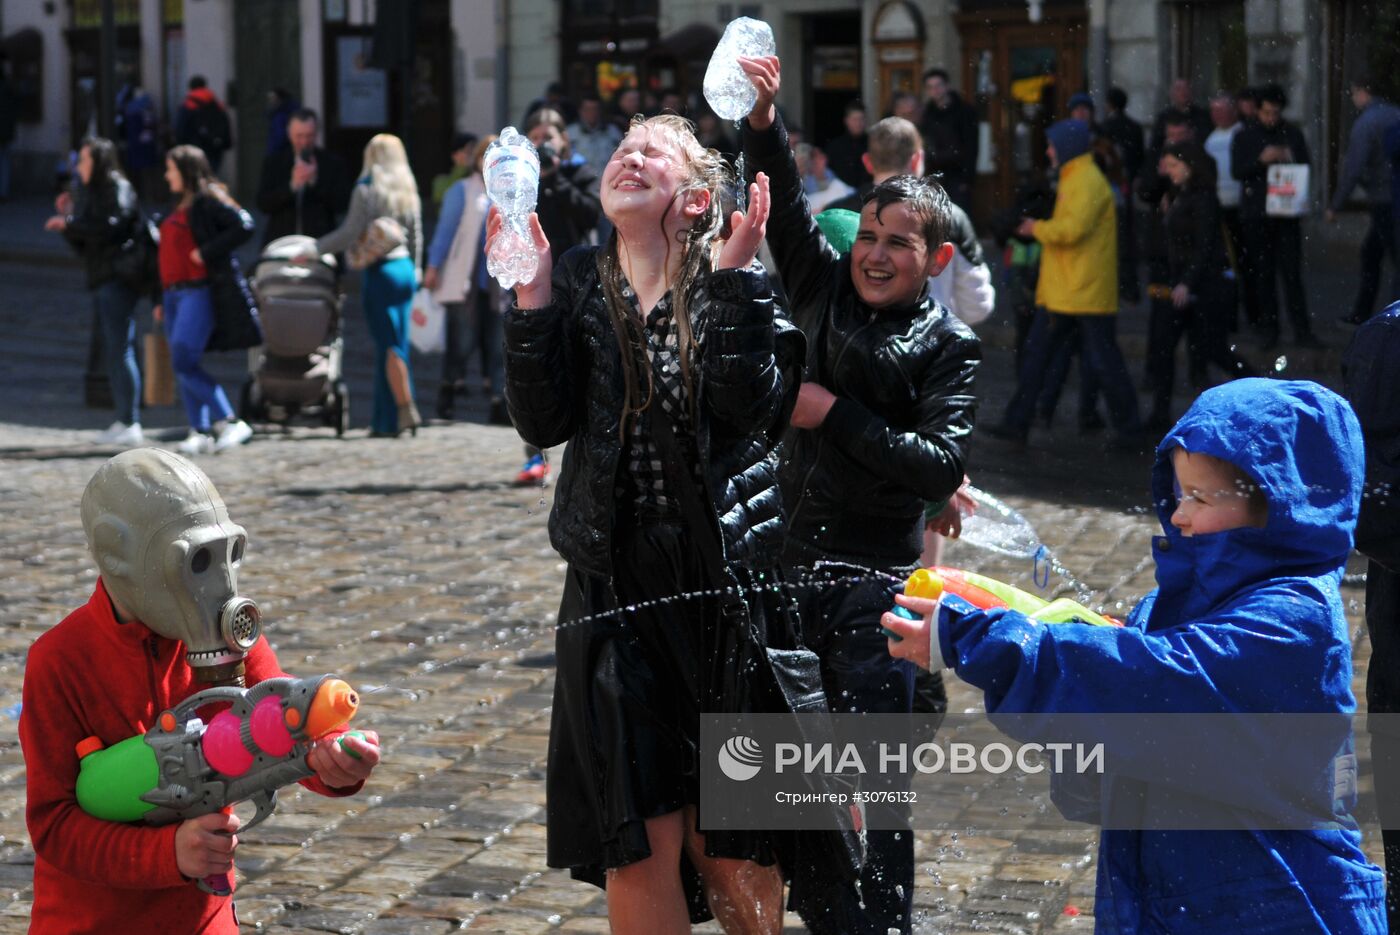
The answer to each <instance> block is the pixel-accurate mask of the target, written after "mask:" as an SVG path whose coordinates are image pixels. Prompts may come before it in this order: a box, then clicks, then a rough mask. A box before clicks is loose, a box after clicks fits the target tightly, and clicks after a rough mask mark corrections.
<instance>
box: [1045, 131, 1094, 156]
mask: <svg viewBox="0 0 1400 935" xmlns="http://www.w3.org/2000/svg"><path fill="white" fill-rule="evenodd" d="M1045 136H1046V138H1047V139H1048V140H1050V142H1051V144H1052V145H1054V147H1055V158H1056V159H1058V160H1059V162H1060V165H1064V164H1065V163H1067V162H1069V161H1070V160H1071V159H1076V158H1078V157H1080V156H1082V155H1084V154H1085V153H1087V152H1088V151H1089V145H1090V143H1091V142H1092V141H1091V140H1090V137H1089V125H1088V124H1087V123H1085V122H1084V121H1083V120H1061V121H1060V122H1059V123H1056V124H1052V125H1051V126H1050V129H1048V130H1046V131H1045Z"/></svg>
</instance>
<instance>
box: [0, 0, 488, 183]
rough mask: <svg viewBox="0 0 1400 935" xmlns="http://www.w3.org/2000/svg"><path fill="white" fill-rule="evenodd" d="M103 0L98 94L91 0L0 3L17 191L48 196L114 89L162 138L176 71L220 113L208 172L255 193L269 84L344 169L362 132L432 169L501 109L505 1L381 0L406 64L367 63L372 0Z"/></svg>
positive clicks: (180, 92) (96, 27)
mask: <svg viewBox="0 0 1400 935" xmlns="http://www.w3.org/2000/svg"><path fill="white" fill-rule="evenodd" d="M113 5H114V7H115V13H116V54H115V63H114V65H115V67H114V71H115V74H116V81H115V84H114V87H112V88H106V87H104V86H103V84H102V69H101V67H100V55H101V52H100V49H101V32H102V30H101V26H102V2H101V0H0V37H2V38H0V43H2V44H3V47H4V48H5V50H6V52H7V53H8V58H9V65H10V74H11V79H12V82H13V86H14V87H15V89H16V90H17V91H18V92H19V94H20V123H19V130H18V135H17V138H16V141H15V144H14V146H13V147H12V152H13V155H14V159H15V163H16V166H15V168H16V185H17V187H18V188H19V190H21V191H23V190H31V191H48V190H50V189H51V188H52V186H53V180H54V177H55V172H56V171H57V170H58V169H59V168H60V167H61V166H62V165H63V164H64V163H65V162H66V161H67V160H68V158H69V154H70V153H71V152H72V151H73V149H74V148H75V147H76V146H77V144H78V143H79V142H80V141H81V140H82V138H83V137H85V136H87V135H89V134H91V133H95V132H98V131H99V130H100V128H101V127H102V126H103V121H102V120H101V113H100V105H101V103H102V102H103V101H108V102H111V101H115V99H116V96H117V94H118V93H119V91H120V89H121V88H122V87H123V86H125V85H128V84H139V85H141V86H142V87H144V88H145V89H146V90H147V91H148V92H149V93H150V94H151V95H152V97H153V98H154V99H155V102H156V108H157V112H158V114H159V116H160V119H161V123H162V129H163V132H164V133H165V134H166V135H167V137H168V136H169V134H170V132H171V128H172V127H173V125H174V117H175V114H176V111H177V109H178V108H179V106H180V104H181V102H182V100H183V99H184V95H185V88H186V83H187V81H188V79H189V77H190V76H191V75H194V74H200V75H203V76H204V77H205V78H206V79H207V80H208V82H209V87H210V88H211V89H213V90H214V91H215V93H216V94H217V95H218V96H219V97H220V99H222V100H223V101H225V103H226V104H227V106H228V110H229V113H230V116H231V118H232V123H233V134H234V150H233V151H232V152H230V153H229V155H228V156H227V157H226V158H225V160H224V165H223V169H222V174H223V175H224V177H225V178H226V179H228V180H229V181H230V182H231V183H232V184H233V185H234V186H235V188H236V190H237V191H238V192H239V193H240V195H241V196H242V197H243V198H244V199H249V198H251V197H252V193H253V192H254V191H255V189H256V185H257V175H258V171H259V167H260V165H261V162H262V156H263V154H264V152H265V151H266V147H267V136H268V119H267V110H268V95H269V93H270V92H271V91H272V90H273V89H275V88H280V89H285V90H287V91H289V92H290V93H291V94H292V96H293V97H294V98H296V99H297V100H298V101H300V102H302V103H304V104H306V105H307V106H309V107H313V108H315V109H316V110H318V111H319V112H320V113H321V114H322V118H323V126H324V130H325V133H324V135H325V139H326V142H327V144H328V145H330V146H332V147H334V148H336V149H337V150H338V151H340V152H342V153H343V154H344V155H345V156H346V157H347V159H348V161H350V162H351V163H352V164H355V165H356V166H357V165H358V164H357V163H356V158H357V157H358V154H359V149H360V148H361V147H362V146H363V144H364V142H365V141H366V140H368V138H369V136H370V135H372V134H373V133H374V132H376V131H378V130H381V129H387V130H391V131H396V132H401V131H403V130H405V129H406V131H407V136H408V142H409V144H410V150H411V152H412V155H413V160H414V165H415V169H416V170H418V172H419V174H420V175H421V176H425V177H426V176H430V175H431V174H432V173H434V172H438V171H442V170H443V167H444V166H445V164H446V162H447V157H448V151H449V149H450V148H451V146H450V141H451V138H452V136H453V134H454V132H456V131H459V130H474V131H476V132H483V131H486V130H490V129H492V128H494V127H496V126H498V125H499V123H498V120H497V116H498V113H499V112H502V110H503V108H504V99H503V97H502V96H498V94H497V88H498V87H500V88H504V86H505V83H504V82H503V81H501V80H500V78H501V76H502V74H503V72H499V71H498V69H499V67H500V66H501V65H502V64H503V63H504V56H502V55H500V53H501V51H502V50H501V49H500V48H499V47H498V43H497V34H498V31H497V24H498V22H499V21H500V20H501V19H502V18H503V17H504V16H505V11H506V7H507V5H508V0H385V3H384V6H385V9H386V11H392V12H397V13H402V12H410V13H411V14H412V17H411V18H412V20H413V21H414V23H415V25H416V27H417V28H416V30H414V32H413V34H412V36H411V41H412V44H413V52H412V68H411V70H410V69H407V68H404V67H390V68H376V67H373V65H372V64H371V62H370V51H371V48H372V43H373V37H374V31H375V30H374V25H375V23H376V21H377V19H378V15H377V14H378V10H377V9H376V0H115V2H114V4H113ZM405 75H411V79H410V80H407V81H406V80H405V77H404V76H405ZM406 116H407V119H405V117H406ZM167 142H168V139H167Z"/></svg>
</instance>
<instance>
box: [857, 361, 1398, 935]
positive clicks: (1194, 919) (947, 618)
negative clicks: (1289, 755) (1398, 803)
mask: <svg viewBox="0 0 1400 935" xmlns="http://www.w3.org/2000/svg"><path fill="white" fill-rule="evenodd" d="M1363 477H1364V470H1363V452H1362V438H1361V430H1360V427H1359V426H1358V424H1357V421H1356V417H1355V416H1354V415H1353V413H1352V411H1351V409H1350V407H1349V406H1348V405H1347V403H1346V402H1345V401H1344V400H1343V399H1342V398H1341V397H1339V396H1337V395H1336V394H1334V393H1332V392H1331V391H1329V390H1327V389H1325V388H1323V387H1322V386H1319V385H1318V384H1316V383H1310V382H1306V381H1296V382H1284V381H1275V380H1264V379H1245V380H1237V381H1235V382H1233V383H1229V384H1226V385H1224V386H1219V387H1216V388H1215V389H1212V390H1209V391H1207V392H1205V393H1203V394H1202V395H1201V396H1200V398H1199V399H1197V400H1196V402H1195V404H1194V405H1192V407H1191V408H1190V410H1189V411H1187V413H1186V414H1185V415H1184V416H1182V418H1181V421H1180V422H1178V423H1177V424H1176V426H1175V427H1174V428H1173V429H1172V430H1171V431H1170V432H1168V433H1167V436H1166V437H1165V438H1164V439H1163V440H1162V442H1161V443H1160V444H1159V445H1158V446H1157V460H1156V464H1155V466H1154V468H1153V471H1152V496H1153V501H1154V503H1155V504H1156V506H1157V512H1158V515H1159V517H1160V519H1161V523H1162V529H1163V532H1164V533H1165V534H1164V535H1162V536H1158V537H1155V538H1154V540H1153V553H1154V556H1155V559H1156V563H1157V589H1156V590H1155V591H1153V592H1152V593H1151V594H1149V595H1148V596H1147V597H1146V598H1144V599H1143V600H1142V602H1141V603H1139V604H1138V606H1137V607H1136V608H1134V610H1133V612H1132V614H1131V616H1130V617H1129V619H1128V621H1127V625H1126V626H1124V627H1121V628H1117V627H1101V626H1090V625H1088V624H1079V623H1068V624H1053V625H1046V624H1041V623H1038V622H1037V621H1034V620H1031V619H1029V618H1027V617H1026V616H1024V615H1023V614H1020V613H1018V612H1016V611H1013V610H1007V609H998V610H976V609H974V608H971V606H970V605H967V604H965V603H962V602H959V601H957V600H956V599H951V598H950V599H947V600H945V601H943V602H942V604H941V605H939V604H935V603H934V602H932V601H923V600H920V599H918V598H906V597H904V596H903V595H900V596H899V597H897V598H896V600H897V601H898V602H899V603H900V604H902V605H904V606H906V607H908V608H910V609H911V610H913V611H915V612H916V613H921V614H923V615H924V617H923V618H922V619H921V620H916V621H909V620H904V619H903V618H901V617H898V616H896V615H895V614H893V613H887V614H885V615H884V617H883V618H882V623H883V624H884V626H886V627H888V628H889V629H890V630H892V631H894V632H895V633H898V634H900V635H901V636H902V637H904V639H903V641H902V642H893V641H892V642H891V643H890V651H891V653H893V654H895V655H898V656H901V657H904V658H910V659H913V660H914V661H916V662H919V663H920V664H921V665H922V664H930V665H931V667H932V668H945V667H951V668H953V669H954V670H955V671H956V672H957V674H958V675H959V676H961V677H962V678H963V679H964V680H965V681H967V682H969V683H971V684H973V685H976V686H977V687H979V688H981V689H983V690H984V692H985V704H986V709H987V711H988V713H989V714H993V715H998V714H1030V713H1034V714H1122V713H1141V714H1168V713H1191V714H1240V713H1315V714H1335V715H1351V714H1352V713H1354V711H1355V708H1356V702H1355V699H1354V698H1353V696H1352V692H1351V681H1352V670H1351V648H1350V641H1349V638H1348V627H1347V622H1346V619H1345V616H1344V615H1343V611H1342V601H1341V595H1340V592H1339V590H1338V585H1339V584H1340V582H1341V577H1342V570H1343V566H1344V565H1345V563H1346V559H1347V555H1348V554H1349V553H1350V552H1351V548H1352V535H1353V531H1354V529H1355V527H1356V517H1357V512H1358V510H1359V508H1360V502H1361V488H1362V481H1363ZM935 611H937V618H938V619H937V625H936V626H933V625H931V619H932V616H933V614H934V613H935ZM1140 733H1141V736H1142V738H1143V739H1140V740H1138V741H1137V742H1138V743H1139V744H1140V745H1142V746H1143V747H1144V749H1142V750H1132V749H1131V748H1132V746H1133V743H1134V740H1135V738H1134V737H1131V736H1130V737H1115V742H1116V743H1119V744H1120V745H1126V746H1127V747H1128V750H1127V754H1128V755H1127V756H1126V757H1125V758H1124V759H1123V760H1121V761H1119V760H1117V758H1116V756H1115V751H1114V749H1113V748H1112V747H1110V749H1109V757H1110V759H1109V764H1110V766H1109V770H1107V771H1106V772H1105V775H1104V776H1103V777H1101V778H1100V777H1094V780H1095V781H1097V783H1098V785H1097V788H1096V790H1095V791H1096V792H1097V794H1098V796H1100V797H1101V803H1098V802H1096V803H1095V808H1104V809H1107V808H1108V803H1109V802H1110V801H1111V800H1112V799H1113V798H1114V796H1115V794H1116V795H1118V796H1119V797H1120V799H1121V797H1122V796H1123V795H1125V794H1129V793H1130V792H1131V791H1132V790H1131V789H1130V787H1135V788H1136V791H1137V792H1138V794H1141V796H1142V802H1143V803H1145V805H1144V806H1143V807H1144V808H1145V812H1144V814H1143V822H1142V824H1140V825H1138V826H1137V827H1140V828H1155V827H1161V826H1162V825H1163V824H1164V823H1167V824H1169V823H1170V819H1169V818H1166V819H1165V820H1164V815H1163V814H1162V810H1164V809H1169V808H1171V807H1173V806H1174V805H1175V804H1179V801H1180V799H1179V798H1178V796H1179V794H1180V793H1181V792H1182V790H1183V789H1185V790H1186V792H1187V794H1192V795H1200V794H1204V795H1206V796H1209V795H1210V794H1211V791H1212V787H1211V785H1210V783H1209V782H1207V783H1206V784H1205V785H1204V786H1202V785H1201V783H1200V775H1201V774H1202V772H1203V771H1202V770H1201V769H1200V767H1201V766H1202V764H1203V763H1204V764H1206V765H1209V763H1208V758H1209V757H1211V756H1217V757H1219V758H1220V763H1219V764H1217V765H1221V766H1223V767H1224V768H1225V769H1229V768H1230V767H1229V762H1228V758H1229V753H1230V751H1229V750H1228V749H1226V750H1223V751H1222V750H1214V749H1212V748H1211V747H1210V745H1209V744H1210V741H1208V740H1205V739H1202V741H1201V748H1200V751H1199V753H1200V755H1199V756H1198V757H1187V758H1183V759H1195V760H1197V762H1195V763H1185V762H1183V763H1180V764H1172V763H1167V764H1166V765H1165V766H1162V765H1161V764H1160V763H1159V764H1157V768H1158V769H1159V770H1160V771H1159V772H1157V771H1141V770H1139V771H1137V774H1134V770H1133V769H1132V768H1131V766H1130V767H1129V768H1128V769H1127V770H1126V771H1125V772H1123V773H1120V774H1115V773H1113V772H1112V769H1113V764H1114V763H1115V762H1125V763H1129V764H1141V763H1145V762H1150V761H1151V759H1152V757H1151V751H1150V750H1147V749H1146V745H1148V744H1151V743H1152V742H1153V741H1152V740H1151V739H1147V738H1148V734H1149V732H1148V731H1146V730H1144V731H1141V732H1140ZM1343 733H1345V731H1344V732H1343ZM1218 739H1219V738H1216V740H1217V741H1218ZM1344 740H1345V742H1344V744H1343V746H1342V749H1341V750H1340V751H1339V753H1341V754H1343V755H1345V754H1346V753H1349V752H1350V749H1349V738H1345V739H1344ZM1325 756H1326V755H1324V757H1323V758H1319V760H1318V761H1317V763H1316V764H1315V765H1316V767H1317V769H1316V770H1315V772H1316V773H1317V774H1318V775H1317V776H1316V777H1313V778H1315V779H1317V780H1318V782H1319V784H1320V785H1321V784H1325V786H1326V787H1327V789H1328V790H1329V791H1333V792H1335V793H1336V794H1335V796H1334V797H1331V798H1333V801H1329V802H1328V808H1329V809H1330V810H1331V812H1332V814H1331V815H1330V816H1329V817H1330V820H1329V821H1327V822H1326V823H1325V824H1323V825H1320V826H1316V827H1314V828H1313V829H1312V830H1283V831H1271V830H1231V831H1169V830H1110V829H1109V828H1108V827H1106V828H1105V830H1104V831H1103V832H1102V834H1101V837H1100V841H1099V863H1098V880H1097V889H1096V895H1095V910H1094V911H1095V931H1097V932H1113V933H1118V932H1122V933H1148V932H1152V933H1156V932H1172V933H1176V932H1181V933H1186V932H1190V933H1203V932H1221V933H1226V932H1228V933H1230V935H1241V933H1253V932H1260V933H1262V932H1269V933H1279V932H1299V933H1301V932H1348V933H1352V932H1356V933H1373V932H1376V933H1378V932H1384V931H1386V919H1385V912H1384V896H1385V888H1384V881H1383V877H1382V874H1381V871H1380V869H1379V868H1378V867H1376V866H1374V865H1373V864H1371V863H1370V862H1369V861H1368V860H1367V859H1366V857H1365V855H1364V854H1363V853H1362V852H1361V849H1360V842H1361V834H1360V831H1359V830H1358V829H1357V826H1356V823H1355V821H1354V820H1353V819H1352V818H1351V816H1350V814H1349V808H1350V803H1351V802H1352V801H1354V798H1355V794H1354V786H1353V787H1352V788H1351V789H1346V788H1344V787H1334V786H1333V785H1332V783H1333V770H1334V768H1335V764H1334V763H1332V762H1329V761H1328V760H1327V759H1326V758H1325ZM1177 765H1180V767H1181V769H1180V771H1179V774H1178V772H1175V771H1174V769H1175V767H1176V766H1177ZM1193 771H1194V776H1193V779H1194V782H1193V781H1192V780H1190V779H1183V778H1182V777H1183V776H1185V775H1186V774H1188V773H1192V772H1193ZM1205 772H1206V775H1208V774H1209V773H1208V771H1205ZM1058 791H1059V793H1061V794H1057V795H1056V796H1055V801H1056V804H1057V805H1058V806H1060V808H1061V811H1062V812H1064V813H1065V815H1066V817H1070V818H1074V819H1089V818H1090V817H1091V815H1093V814H1096V812H1092V811H1091V812H1085V811H1084V810H1082V809H1076V808H1074V807H1071V800H1070V799H1069V798H1067V797H1066V796H1064V795H1063V793H1064V791H1065V789H1064V788H1061V789H1060V790H1058ZM1262 794H1263V793H1262V792H1261V795H1262ZM1081 804H1082V803H1081ZM1225 807H1227V808H1228V807H1230V806H1228V805H1227V806H1225ZM1154 809H1156V810H1158V813H1157V814H1155V815H1154V814H1153V810H1154ZM1188 826H1189V825H1188Z"/></svg>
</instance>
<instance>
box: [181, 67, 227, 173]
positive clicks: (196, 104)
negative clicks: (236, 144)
mask: <svg viewBox="0 0 1400 935" xmlns="http://www.w3.org/2000/svg"><path fill="white" fill-rule="evenodd" d="M175 142H176V143H180V144H187V145H190V146H198V147H199V148H200V149H202V150H204V155H205V156H206V157H207V158H208V160H209V168H211V169H213V170H214V171H215V172H218V171H219V166H220V165H221V164H222V163H223V161H224V153H226V152H228V150H229V148H230V147H231V146H233V126H232V124H231V123H230V122H229V119H228V111H226V110H224V105H223V102H222V101H220V100H219V98H218V96H216V95H215V94H214V92H213V91H211V90H210V89H209V82H208V81H206V80H205V79H204V76H203V75H195V76H194V77H192V78H191V79H190V91H189V93H188V94H186V95H185V100H184V103H182V104H181V105H180V110H179V112H178V113H177V114H176V115H175Z"/></svg>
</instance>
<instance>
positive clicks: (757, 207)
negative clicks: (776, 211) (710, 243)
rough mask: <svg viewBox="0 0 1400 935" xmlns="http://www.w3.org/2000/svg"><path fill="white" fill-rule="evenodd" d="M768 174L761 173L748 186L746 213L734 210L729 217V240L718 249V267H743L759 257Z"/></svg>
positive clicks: (765, 222)
mask: <svg viewBox="0 0 1400 935" xmlns="http://www.w3.org/2000/svg"><path fill="white" fill-rule="evenodd" d="M772 203H773V202H772V198H771V196H770V195H769V194H768V176H767V175H766V174H764V173H762V172H760V173H758V176H757V177H756V178H755V179H754V181H753V184H752V185H750V186H749V213H748V214H747V215H745V214H744V213H743V212H741V211H735V212H734V214H733V216H732V217H731V218H730V219H729V239H728V240H726V241H725V242H724V248H723V249H721V250H720V252H719V268H720V269H745V268H746V267H748V265H749V264H750V263H752V262H753V259H754V257H756V256H758V246H759V244H761V243H763V236H764V234H765V233H766V232H767V229H768V210H769V208H770V207H771V206H772Z"/></svg>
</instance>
